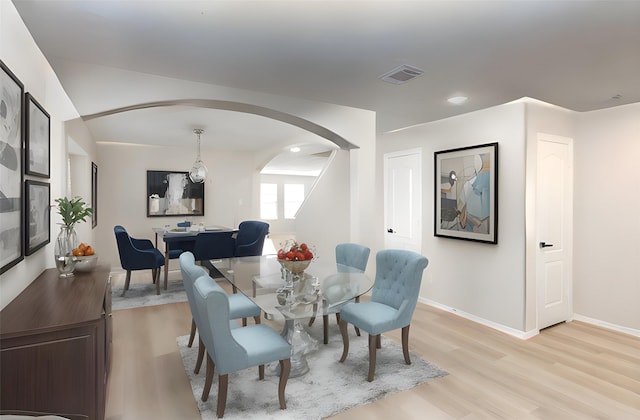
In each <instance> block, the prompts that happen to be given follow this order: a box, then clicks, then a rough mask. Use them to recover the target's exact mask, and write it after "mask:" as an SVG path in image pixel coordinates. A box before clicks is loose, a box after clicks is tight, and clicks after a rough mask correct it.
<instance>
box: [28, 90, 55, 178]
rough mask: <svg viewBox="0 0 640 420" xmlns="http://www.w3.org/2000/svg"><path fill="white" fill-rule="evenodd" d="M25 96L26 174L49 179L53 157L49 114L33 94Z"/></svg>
mask: <svg viewBox="0 0 640 420" xmlns="http://www.w3.org/2000/svg"><path fill="white" fill-rule="evenodd" d="M25 96H26V97H25V102H26V110H25V111H26V112H25V145H26V149H25V160H26V165H25V167H26V170H25V173H26V174H28V175H35V176H40V177H44V178H49V172H50V171H49V160H50V156H51V152H50V146H51V134H50V131H51V122H50V118H49V114H48V113H47V111H45V110H44V108H43V107H42V105H40V104H39V103H38V101H36V100H35V98H34V97H33V96H31V94H29V93H27V94H26V95H25Z"/></svg>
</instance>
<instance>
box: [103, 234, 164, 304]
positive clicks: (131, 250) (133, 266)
mask: <svg viewBox="0 0 640 420" xmlns="http://www.w3.org/2000/svg"><path fill="white" fill-rule="evenodd" d="M113 232H114V233H115V235H116V243H117V244H118V254H119V255H120V265H121V266H122V268H123V269H125V270H127V278H126V280H125V283H124V289H123V290H122V296H124V294H125V292H126V291H127V290H129V283H130V281H131V272H132V271H134V270H151V273H152V279H153V282H154V283H155V285H156V294H158V295H159V294H160V267H162V266H163V265H164V256H163V255H162V253H161V252H160V251H158V249H157V248H156V247H155V246H153V243H152V242H151V241H150V240H148V239H136V238H132V237H131V236H129V234H128V233H127V231H126V229H125V228H124V227H122V226H120V225H117V226H114V228H113Z"/></svg>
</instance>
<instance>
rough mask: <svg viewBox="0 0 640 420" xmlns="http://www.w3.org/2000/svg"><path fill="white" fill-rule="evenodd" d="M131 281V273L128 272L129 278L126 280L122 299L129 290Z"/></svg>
mask: <svg viewBox="0 0 640 420" xmlns="http://www.w3.org/2000/svg"><path fill="white" fill-rule="evenodd" d="M130 281H131V271H127V277H126V278H125V280H124V289H122V294H121V295H120V296H121V297H124V294H125V293H126V291H127V290H129V282H130Z"/></svg>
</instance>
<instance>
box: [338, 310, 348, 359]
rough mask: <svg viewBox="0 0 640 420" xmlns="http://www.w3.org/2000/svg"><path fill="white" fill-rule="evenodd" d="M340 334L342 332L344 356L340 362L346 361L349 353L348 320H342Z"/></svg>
mask: <svg viewBox="0 0 640 420" xmlns="http://www.w3.org/2000/svg"><path fill="white" fill-rule="evenodd" d="M340 334H342V357H340V362H341V363H342V362H344V361H345V360H346V359H347V354H349V333H348V332H347V321H342V320H340Z"/></svg>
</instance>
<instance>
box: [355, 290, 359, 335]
mask: <svg viewBox="0 0 640 420" xmlns="http://www.w3.org/2000/svg"><path fill="white" fill-rule="evenodd" d="M356 303H360V296H358V297H356ZM353 329H354V330H356V335H357V336H358V337H360V328H358V327H356V326H355V325H354V326H353Z"/></svg>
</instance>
